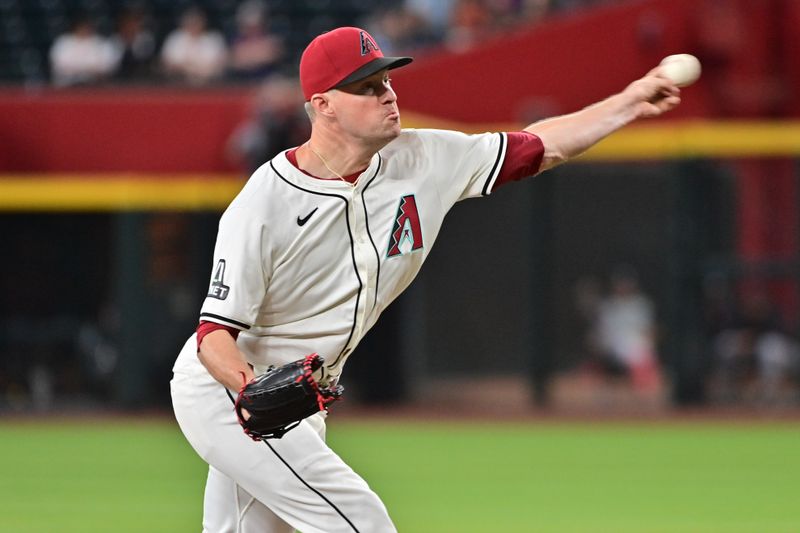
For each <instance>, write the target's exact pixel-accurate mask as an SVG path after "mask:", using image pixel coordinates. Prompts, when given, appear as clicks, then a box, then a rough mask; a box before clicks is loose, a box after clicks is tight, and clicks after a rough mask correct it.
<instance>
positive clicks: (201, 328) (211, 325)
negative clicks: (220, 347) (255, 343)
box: [197, 320, 239, 350]
mask: <svg viewBox="0 0 800 533" xmlns="http://www.w3.org/2000/svg"><path fill="white" fill-rule="evenodd" d="M218 329H224V330H225V331H227V332H228V333H230V334H231V337H233V340H236V338H237V337H239V330H238V329H236V328H233V327H231V326H223V325H222V324H217V323H216V322H209V321H207V320H201V321H200V324H198V326H197V349H198V350H199V349H200V343H201V342H203V337H205V336H206V335H208V334H209V333H211V332H212V331H216V330H218Z"/></svg>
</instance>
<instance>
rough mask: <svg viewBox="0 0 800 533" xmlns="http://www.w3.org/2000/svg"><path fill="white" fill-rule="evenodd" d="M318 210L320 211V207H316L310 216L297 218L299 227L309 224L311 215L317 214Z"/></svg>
mask: <svg viewBox="0 0 800 533" xmlns="http://www.w3.org/2000/svg"><path fill="white" fill-rule="evenodd" d="M317 209H319V207H315V208H314V210H313V211H311V212H310V213H309V214H307V215H306V216H305V217H303V218H300V217H297V225H298V226H303V225H305V223H306V222H308V219H309V218H311V215H313V214H314V213H316V212H317Z"/></svg>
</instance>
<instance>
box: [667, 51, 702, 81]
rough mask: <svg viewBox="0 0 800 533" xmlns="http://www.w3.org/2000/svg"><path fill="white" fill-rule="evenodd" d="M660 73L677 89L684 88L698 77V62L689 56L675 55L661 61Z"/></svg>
mask: <svg viewBox="0 0 800 533" xmlns="http://www.w3.org/2000/svg"><path fill="white" fill-rule="evenodd" d="M659 66H660V67H661V73H662V74H663V75H664V76H666V77H667V78H669V79H670V80H672V81H673V83H675V85H677V86H678V87H686V86H687V85H691V84H693V83H694V82H696V81H697V78H699V77H700V61H699V60H698V59H697V58H696V57H694V56H693V55H691V54H675V55H671V56H667V57H665V58H664V59H662V60H661V63H660V65H659Z"/></svg>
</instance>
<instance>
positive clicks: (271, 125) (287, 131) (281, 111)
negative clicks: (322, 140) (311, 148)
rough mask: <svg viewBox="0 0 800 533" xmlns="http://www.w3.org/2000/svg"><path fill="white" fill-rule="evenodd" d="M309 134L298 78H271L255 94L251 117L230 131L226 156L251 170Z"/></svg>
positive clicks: (304, 139) (309, 127)
mask: <svg viewBox="0 0 800 533" xmlns="http://www.w3.org/2000/svg"><path fill="white" fill-rule="evenodd" d="M310 133H311V124H310V122H309V119H308V116H307V115H306V113H305V110H304V109H303V97H302V91H301V90H300V87H299V83H298V81H297V80H295V79H289V78H283V77H274V78H271V79H269V80H267V81H266V82H264V84H263V86H262V87H261V89H260V91H259V92H258V94H257V95H256V98H255V101H254V108H253V114H252V116H251V117H250V118H249V119H247V120H246V121H245V122H243V123H242V124H241V125H240V126H239V127H237V128H236V129H235V130H234V132H233V133H232V134H231V137H230V139H229V140H228V148H227V149H228V155H229V157H230V158H231V159H232V160H233V162H234V164H236V165H238V166H241V167H244V168H245V169H246V170H247V172H249V173H251V172H253V171H254V170H255V169H257V168H258V167H260V166H261V165H263V164H264V163H265V162H267V161H269V160H270V159H272V158H273V157H274V156H275V155H276V154H277V153H278V152H280V151H281V150H285V149H287V148H292V147H294V146H299V145H300V144H302V143H304V142H305V141H306V140H307V139H308V136H309V135H310Z"/></svg>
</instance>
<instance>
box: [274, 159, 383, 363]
mask: <svg viewBox="0 0 800 533" xmlns="http://www.w3.org/2000/svg"><path fill="white" fill-rule="evenodd" d="M269 166H270V167H271V168H272V170H273V172H275V174H276V175H277V176H278V177H279V178H280V179H282V180H283V181H284V182H286V183H287V184H288V185H290V186H292V187H294V188H295V189H298V190H300V191H303V192H307V193H309V194H316V195H317V196H329V197H331V198H338V199H340V200H341V201H343V202H344V220H345V225H346V226H347V235H348V237H350V257H351V258H352V260H353V271H354V272H355V273H356V279H357V280H358V294H356V306H355V307H356V308H355V311H353V325H352V326H351V327H350V334H349V335H348V336H347V340H346V341H345V343H344V346H343V347H342V351H341V352H339V355H338V356H337V357H336V359H335V360H334V361H333V362H332V363H326V364H325V366H326V367H329V368H330V367H332V366H336V365H337V364H339V361H341V360H342V357H343V356H344V354H345V352H346V351H347V346H348V345H349V344H350V341H351V340H352V339H353V333H355V331H356V322H357V320H358V304H359V302H360V301H361V292H362V291H363V290H364V282H362V281H361V274H359V273H358V266H357V265H356V246H355V240H354V239H353V232H352V230H351V229H350V210H349V204H348V202H347V198H345V197H344V196H342V195H340V194H334V193H328V192H317V191H312V190H310V189H305V188H303V187H300V186H299V185H295V184H294V183H292V182H291V181H289V180H288V179H286V177H285V176H283V174H281V173H280V172H278V169H277V168H275V162H274V160H271V161H270V162H269ZM378 168H380V166H379V167H378ZM377 174H378V173H377V171H376V172H375V175H377ZM374 178H375V176H373V177H372V178H370V181H371V180H372V179H374Z"/></svg>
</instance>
